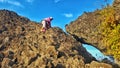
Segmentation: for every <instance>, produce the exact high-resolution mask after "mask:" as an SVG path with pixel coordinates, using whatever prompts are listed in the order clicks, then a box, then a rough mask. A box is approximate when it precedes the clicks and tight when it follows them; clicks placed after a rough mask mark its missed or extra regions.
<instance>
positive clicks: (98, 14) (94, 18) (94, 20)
mask: <svg viewBox="0 0 120 68" xmlns="http://www.w3.org/2000/svg"><path fill="white" fill-rule="evenodd" d="M119 11H120V0H114V2H113V5H112V6H109V5H108V6H106V7H105V8H103V9H97V10H95V11H94V12H84V13H83V15H81V16H79V17H78V18H77V19H76V20H75V21H72V22H71V23H70V24H68V25H66V31H67V32H68V33H69V34H71V35H72V36H74V37H75V38H76V39H77V40H78V41H80V42H82V43H87V44H91V45H92V46H94V47H96V48H98V49H99V50H100V51H102V52H103V53H104V54H106V55H113V56H114V57H115V60H116V63H118V65H119V64H120V60H119V58H120V54H119V49H120V48H119V46H120V44H119V43H118V44H117V45H116V51H115V49H114V48H113V49H114V50H113V51H115V52H116V53H112V54H111V53H109V52H113V51H112V47H113V46H112V47H108V46H107V45H105V44H108V43H107V42H104V43H103V40H104V39H105V38H104V37H105V36H104V35H103V34H102V32H101V31H100V26H101V23H104V22H107V23H110V24H114V25H115V26H116V27H117V28H118V26H119V24H120V12H119ZM110 12H111V15H109V13H110ZM103 15H104V16H103ZM105 15H106V16H105ZM112 15H113V16H112ZM112 17H113V18H112ZM107 26H110V25H109V24H108V25H107ZM115 26H110V28H111V29H108V30H112V29H114V31H115ZM73 27H74V29H73ZM113 27H114V28H113ZM104 30H106V29H104ZM118 32H119V30H118ZM106 33H107V31H106ZM108 34H109V33H108ZM111 34H112V33H111ZM106 37H107V35H106ZM116 37H117V38H119V36H117V35H116ZM109 39H110V38H109ZM109 39H107V40H109ZM113 39H114V38H113ZM117 41H120V40H119V39H118V40H117ZM109 42H111V41H109ZM107 48H108V49H107ZM110 48H111V49H110Z"/></svg>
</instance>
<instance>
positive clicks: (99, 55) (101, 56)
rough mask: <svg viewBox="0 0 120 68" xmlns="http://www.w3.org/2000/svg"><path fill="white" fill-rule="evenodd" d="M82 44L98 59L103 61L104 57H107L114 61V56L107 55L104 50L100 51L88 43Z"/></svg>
mask: <svg viewBox="0 0 120 68" xmlns="http://www.w3.org/2000/svg"><path fill="white" fill-rule="evenodd" d="M82 45H83V47H85V48H86V50H87V51H88V52H89V53H90V54H91V55H92V56H93V57H95V58H96V60H98V61H102V60H103V59H105V58H106V59H108V60H109V61H111V62H114V58H113V57H112V56H105V55H104V54H103V53H102V52H100V50H98V49H97V48H95V47H93V46H92V45H88V44H82Z"/></svg>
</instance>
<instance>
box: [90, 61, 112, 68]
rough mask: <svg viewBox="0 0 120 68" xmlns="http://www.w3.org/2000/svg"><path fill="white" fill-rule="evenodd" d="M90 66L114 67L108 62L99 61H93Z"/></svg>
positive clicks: (94, 67) (99, 67)
mask: <svg viewBox="0 0 120 68" xmlns="http://www.w3.org/2000/svg"><path fill="white" fill-rule="evenodd" d="M89 68H112V66H111V65H109V64H106V63H98V62H96V61H92V62H91V63H90V66H89Z"/></svg>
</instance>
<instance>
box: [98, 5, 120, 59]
mask: <svg viewBox="0 0 120 68" xmlns="http://www.w3.org/2000/svg"><path fill="white" fill-rule="evenodd" d="M100 14H101V20H102V23H101V25H100V31H101V34H102V35H103V36H104V37H103V40H102V41H103V44H104V45H105V46H106V47H107V53H108V54H111V55H113V56H114V57H115V58H116V59H118V60H120V51H119V50H120V24H118V25H116V23H117V22H116V18H115V11H114V8H113V7H111V6H108V7H106V8H104V9H103V10H101V12H100Z"/></svg>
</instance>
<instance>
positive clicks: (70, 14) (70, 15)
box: [63, 13, 73, 18]
mask: <svg viewBox="0 0 120 68" xmlns="http://www.w3.org/2000/svg"><path fill="white" fill-rule="evenodd" d="M63 15H64V16H65V17H68V18H70V17H73V14H72V13H64V14H63Z"/></svg>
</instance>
